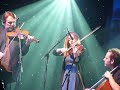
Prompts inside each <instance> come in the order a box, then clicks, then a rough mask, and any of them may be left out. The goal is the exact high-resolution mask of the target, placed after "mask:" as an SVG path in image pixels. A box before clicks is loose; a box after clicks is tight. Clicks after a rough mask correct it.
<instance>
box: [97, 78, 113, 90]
mask: <svg viewBox="0 0 120 90" xmlns="http://www.w3.org/2000/svg"><path fill="white" fill-rule="evenodd" d="M95 90H112V88H111V86H110V83H109V81H108V80H104V81H103V82H102V83H101V84H100V85H99V86H98V87H97V88H96V89H95Z"/></svg>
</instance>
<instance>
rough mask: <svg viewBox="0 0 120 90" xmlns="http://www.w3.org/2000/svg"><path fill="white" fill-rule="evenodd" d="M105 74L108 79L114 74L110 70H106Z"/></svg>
mask: <svg viewBox="0 0 120 90" xmlns="http://www.w3.org/2000/svg"><path fill="white" fill-rule="evenodd" d="M104 76H105V77H106V78H108V79H110V78H112V74H111V73H110V72H109V71H106V72H105V74H104Z"/></svg>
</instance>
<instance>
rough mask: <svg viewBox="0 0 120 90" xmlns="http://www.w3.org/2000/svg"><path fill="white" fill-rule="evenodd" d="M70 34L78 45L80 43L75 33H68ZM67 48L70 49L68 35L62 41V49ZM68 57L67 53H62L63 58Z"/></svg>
mask: <svg viewBox="0 0 120 90" xmlns="http://www.w3.org/2000/svg"><path fill="white" fill-rule="evenodd" d="M70 34H71V35H73V36H74V39H75V43H76V45H80V44H81V43H80V39H79V36H78V35H77V34H76V33H75V32H70ZM69 47H70V44H69V35H67V36H66V38H65V41H64V48H69ZM68 55H69V52H65V53H64V57H66V56H68Z"/></svg>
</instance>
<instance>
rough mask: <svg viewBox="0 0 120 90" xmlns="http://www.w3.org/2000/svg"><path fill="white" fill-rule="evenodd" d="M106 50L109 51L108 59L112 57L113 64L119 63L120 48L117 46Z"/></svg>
mask: <svg viewBox="0 0 120 90" xmlns="http://www.w3.org/2000/svg"><path fill="white" fill-rule="evenodd" d="M108 52H111V53H112V54H111V56H110V59H114V66H117V65H118V64H120V49H118V48H111V49H109V50H108Z"/></svg>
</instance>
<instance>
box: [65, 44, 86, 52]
mask: <svg viewBox="0 0 120 90" xmlns="http://www.w3.org/2000/svg"><path fill="white" fill-rule="evenodd" d="M73 48H77V53H82V52H83V49H84V47H83V45H80V44H77V45H75V46H73V47H69V48H68V49H67V50H66V51H67V52H68V53H69V54H72V53H73Z"/></svg>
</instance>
